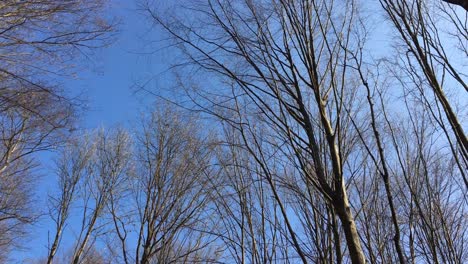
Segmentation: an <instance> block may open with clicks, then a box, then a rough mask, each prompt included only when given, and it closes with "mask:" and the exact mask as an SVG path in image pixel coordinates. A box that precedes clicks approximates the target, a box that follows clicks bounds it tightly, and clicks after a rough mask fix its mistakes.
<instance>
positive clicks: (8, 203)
mask: <svg viewBox="0 0 468 264" xmlns="http://www.w3.org/2000/svg"><path fill="white" fill-rule="evenodd" d="M104 3H105V1H58V0H57V1H55V0H54V1H51V0H47V1H45V0H26V1H16V0H5V1H1V3H0V135H1V136H0V251H1V253H0V259H1V260H2V261H3V260H5V259H4V257H5V258H6V256H7V255H8V252H9V249H11V248H12V247H16V246H18V243H17V242H18V239H19V238H21V237H22V236H23V235H24V234H25V231H26V230H25V228H26V227H27V226H28V225H29V224H31V223H33V222H34V221H35V220H36V219H37V214H38V213H39V212H38V211H37V210H33V209H32V208H33V207H32V206H31V204H32V203H33V202H34V201H33V199H34V195H32V194H33V193H34V192H35V191H36V190H35V189H34V186H35V182H36V181H35V180H36V176H37V174H36V171H35V168H37V165H38V163H37V162H36V161H35V160H34V155H33V154H35V153H37V152H39V151H44V150H50V149H53V148H55V147H56V146H57V145H59V144H60V143H62V142H64V140H65V138H66V137H67V134H68V133H69V130H70V129H72V128H73V122H74V120H75V116H76V111H75V110H76V109H77V106H78V101H75V100H74V99H72V98H71V96H70V95H71V94H72V93H68V92H65V91H66V89H65V88H63V87H61V86H60V82H59V79H61V78H66V77H70V76H71V74H72V73H73V72H72V67H71V65H72V62H73V61H72V60H73V59H75V58H76V57H78V56H82V55H83V54H91V53H90V52H91V49H92V48H95V47H99V46H103V45H106V44H107V43H108V42H109V41H110V38H109V37H110V33H111V32H112V26H113V23H112V22H110V19H108V18H105V17H102V16H101V14H102V13H101V11H102V9H103V7H104ZM76 94H78V93H75V96H76Z"/></svg>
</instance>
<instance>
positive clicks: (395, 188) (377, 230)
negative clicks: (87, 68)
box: [143, 0, 468, 263]
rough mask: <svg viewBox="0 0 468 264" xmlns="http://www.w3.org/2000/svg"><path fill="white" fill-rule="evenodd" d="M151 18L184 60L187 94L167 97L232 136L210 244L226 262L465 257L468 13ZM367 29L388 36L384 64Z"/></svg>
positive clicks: (310, 7) (183, 9)
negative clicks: (211, 120) (220, 249)
mask: <svg viewBox="0 0 468 264" xmlns="http://www.w3.org/2000/svg"><path fill="white" fill-rule="evenodd" d="M448 2H451V1H448ZM459 2H462V1H459ZM460 5H461V6H463V4H460ZM143 9H145V10H146V11H147V14H148V16H149V17H150V19H152V20H153V21H154V23H155V24H156V25H157V26H159V27H160V28H162V29H163V30H164V31H165V32H166V33H167V34H168V35H169V36H170V41H171V44H172V46H171V47H174V48H176V49H178V51H179V52H180V53H179V54H180V55H181V57H183V58H184V59H183V61H178V62H177V63H175V64H176V67H175V70H176V72H177V76H178V77H179V78H178V82H177V87H176V88H175V89H179V91H181V92H180V93H179V94H182V95H184V96H185V97H184V98H183V99H181V100H180V101H179V99H180V98H169V100H173V101H177V102H178V103H180V104H184V106H185V107H187V108H190V107H193V109H195V110H197V111H202V112H204V113H208V114H209V115H211V116H212V117H215V119H216V120H218V121H219V125H220V126H221V127H222V128H223V129H222V133H220V134H219V138H220V142H221V143H220V145H219V146H218V148H217V149H218V150H217V158H216V160H217V164H218V165H219V167H220V169H221V172H220V176H219V177H218V178H217V180H216V181H215V182H216V183H215V185H214V187H213V189H214V190H215V194H214V195H213V200H212V206H214V208H215V210H214V212H213V216H212V217H213V219H215V220H214V222H216V223H219V222H221V223H222V224H221V226H220V227H218V228H217V229H216V230H214V231H210V234H215V235H216V236H217V237H218V239H217V240H216V242H214V245H221V246H222V247H225V248H224V251H223V254H222V257H223V258H225V259H224V260H225V261H226V262H229V263H231V262H235V263H245V262H248V263H264V262H282V263H283V262H284V263H289V262H292V263H296V262H302V263H309V262H310V263H346V262H352V263H366V262H371V263H420V262H427V263H464V262H466V261H467V257H468V256H467V255H466V253H465V252H466V251H467V248H466V241H467V239H468V237H467V235H468V234H467V233H466V230H467V225H468V222H467V218H466V216H467V212H466V209H467V190H468V184H467V177H466V171H467V168H468V163H467V161H468V159H467V155H466V153H467V138H466V134H465V132H464V126H463V122H464V121H465V120H464V118H465V117H466V110H465V109H466V98H467V97H466V92H467V89H466V87H467V86H466V77H467V76H466V55H467V53H466V50H467V43H468V42H467V35H466V32H467V30H466V29H467V19H466V17H467V16H466V13H465V12H464V10H462V9H460V8H459V7H457V6H456V5H450V4H447V3H444V1H422V0H411V1H407V0H405V1H403V0H402V1H385V0H382V1H379V2H378V3H375V4H368V3H360V2H359V1H338V0H335V1H289V0H278V1H247V0H245V1H244V0H239V1H220V0H207V1H196V2H193V1H187V2H184V1H182V2H179V3H177V4H174V5H173V6H170V7H167V6H164V5H157V4H155V3H154V2H151V1H146V2H145V3H144V4H143ZM171 9H172V10H176V12H172V13H171V11H170V10H171ZM366 10H373V12H372V14H370V13H369V12H368V11H366ZM375 10H379V12H375ZM372 20H374V21H379V23H380V24H381V25H382V27H385V30H388V33H387V34H389V35H390V37H389V39H388V42H387V43H385V44H384V46H383V47H381V49H386V50H387V52H385V54H384V55H378V54H379V53H381V52H380V51H379V50H377V49H378V48H377V47H376V46H375V44H373V42H372V38H373V37H374V36H375V32H374V31H373V30H374V28H375V27H373V26H371V25H369V23H370V22H369V21H372ZM379 29H380V28H379ZM380 37H381V36H380ZM374 51H375V52H374ZM181 77H183V78H181ZM207 80H210V81H207ZM186 99H189V100H186ZM187 101H190V102H191V104H187Z"/></svg>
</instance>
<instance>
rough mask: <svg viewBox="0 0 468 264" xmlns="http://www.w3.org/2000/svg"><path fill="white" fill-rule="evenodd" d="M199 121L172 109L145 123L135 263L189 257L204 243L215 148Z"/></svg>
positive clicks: (159, 261) (168, 260) (154, 115)
mask: <svg viewBox="0 0 468 264" xmlns="http://www.w3.org/2000/svg"><path fill="white" fill-rule="evenodd" d="M196 125H197V123H195V122H194V121H192V120H190V119H187V118H184V117H183V116H182V115H181V113H179V112H177V111H174V110H171V109H170V108H164V109H162V111H158V112H154V113H153V114H152V115H151V116H150V117H149V119H148V120H147V121H146V122H145V123H144V124H143V131H142V133H141V136H140V137H139V139H138V140H139V147H138V155H137V156H138V164H140V165H139V168H140V169H138V171H137V175H138V176H137V178H136V181H137V182H136V185H135V188H136V189H135V195H136V205H137V208H138V222H137V227H138V230H137V234H138V240H137V243H136V253H135V259H136V262H137V263H152V262H154V261H156V262H157V263H172V262H180V261H182V260H183V259H186V260H185V262H190V261H191V256H195V255H196V254H197V252H198V251H200V250H202V249H203V248H204V247H205V246H206V243H207V241H206V240H205V239H204V238H203V233H199V232H197V230H204V229H205V228H206V222H205V220H204V217H206V216H204V210H205V208H206V206H207V202H208V198H209V196H208V194H209V191H210V190H209V189H208V188H207V187H208V184H207V182H208V179H209V177H211V176H213V174H212V169H211V166H210V163H209V162H210V158H211V152H212V151H211V148H212V147H210V146H209V145H208V144H207V141H206V140H207V139H206V137H208V136H209V135H207V134H205V135H203V133H202V131H201V130H200V129H199V128H197V127H196Z"/></svg>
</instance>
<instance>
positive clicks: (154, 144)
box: [47, 108, 216, 263]
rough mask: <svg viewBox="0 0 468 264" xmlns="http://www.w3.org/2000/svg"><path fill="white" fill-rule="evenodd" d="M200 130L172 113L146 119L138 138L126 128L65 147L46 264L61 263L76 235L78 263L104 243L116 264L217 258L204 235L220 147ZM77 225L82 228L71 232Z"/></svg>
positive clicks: (75, 259) (167, 111)
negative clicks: (66, 239) (64, 246)
mask: <svg viewBox="0 0 468 264" xmlns="http://www.w3.org/2000/svg"><path fill="white" fill-rule="evenodd" d="M197 125H198V123H196V122H195V121H194V120H193V119H192V118H186V117H184V116H183V115H182V114H181V113H180V112H177V111H174V110H171V109H169V108H166V109H163V110H161V111H160V112H155V113H154V114H151V115H149V116H148V117H147V118H145V120H144V121H143V123H142V127H141V130H139V131H136V132H135V134H136V136H135V138H133V139H131V136H130V134H129V133H127V132H125V131H124V130H122V129H118V130H116V131H107V132H106V131H105V130H100V131H98V132H95V133H94V134H93V135H91V136H87V137H84V138H78V139H77V141H76V143H74V144H71V145H70V146H67V147H65V148H64V149H63V151H62V157H61V158H60V159H59V160H58V162H57V168H58V171H57V175H58V179H59V181H58V182H59V185H58V191H57V192H55V193H54V195H52V196H51V199H50V208H51V211H50V216H51V218H52V219H53V221H54V222H55V224H56V225H55V230H54V232H55V235H54V238H53V240H52V241H51V242H50V245H49V247H48V248H49V252H48V261H47V263H57V262H54V257H55V255H56V253H57V252H58V250H59V247H60V245H61V241H62V238H63V236H64V234H65V233H67V234H68V235H67V236H70V234H77V235H74V236H73V235H72V236H73V239H72V240H73V241H75V242H74V246H73V250H72V252H73V253H72V254H70V255H71V256H72V257H71V258H69V259H70V262H72V263H88V262H86V261H87V260H86V256H87V254H88V253H87V251H89V250H93V249H95V248H96V247H97V245H103V244H104V246H103V247H104V248H107V250H106V252H107V253H108V254H107V256H106V258H105V259H107V260H108V261H109V262H110V263H114V262H118V263H134V262H136V263H180V262H193V261H197V260H198V261H202V260H204V259H205V257H210V258H215V257H216V255H214V254H212V252H210V251H206V249H207V248H208V244H209V243H210V242H211V240H210V236H209V235H208V234H207V233H206V232H202V230H203V231H208V230H209V226H207V222H206V220H207V217H209V214H208V213H207V210H208V204H209V203H208V201H210V197H211V193H212V191H211V188H210V187H211V186H210V184H209V183H210V181H211V180H212V179H211V178H216V175H215V173H216V171H215V170H214V169H213V168H214V167H213V166H212V164H211V162H212V157H213V147H212V144H210V143H209V141H208V140H210V135H209V134H204V133H202V131H201V130H200V128H198V127H197ZM72 212H75V213H77V214H79V215H81V216H78V217H77V216H73V217H71V216H70V215H71V214H72ZM77 219H79V220H78V222H79V223H81V224H80V225H79V226H78V227H77V225H74V226H69V225H68V223H69V222H71V221H77ZM62 252H63V251H62Z"/></svg>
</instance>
